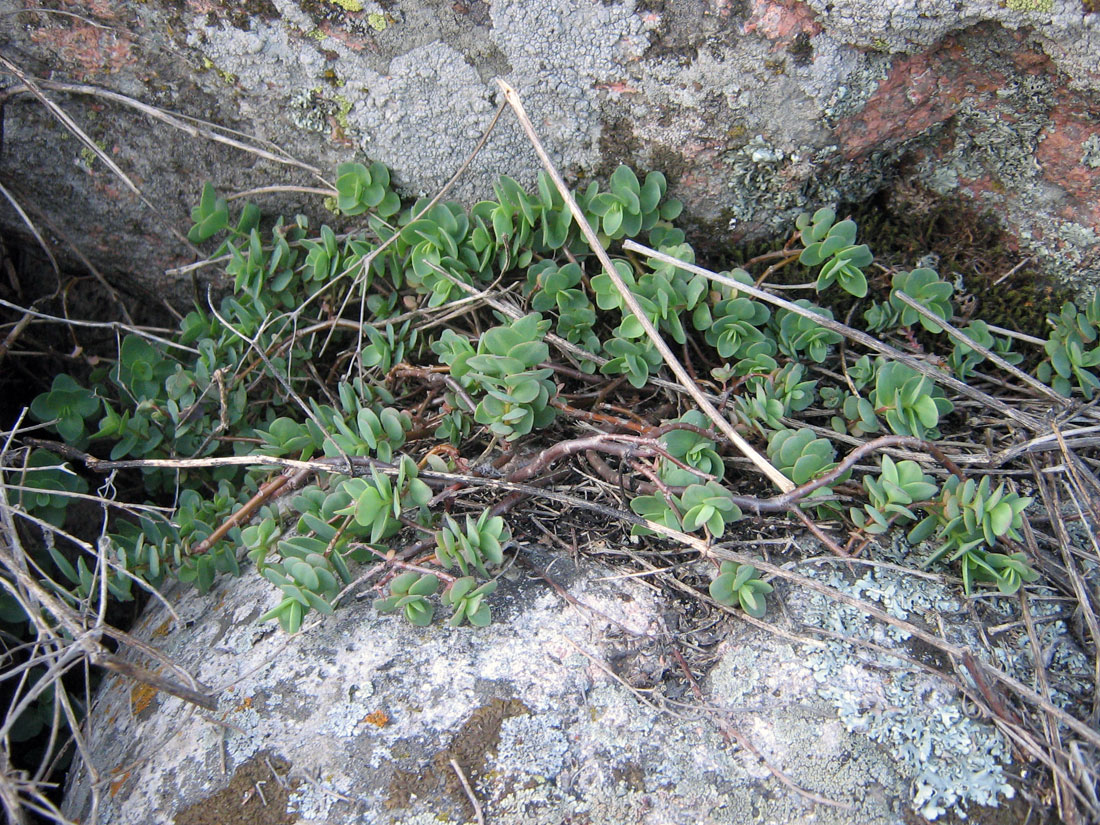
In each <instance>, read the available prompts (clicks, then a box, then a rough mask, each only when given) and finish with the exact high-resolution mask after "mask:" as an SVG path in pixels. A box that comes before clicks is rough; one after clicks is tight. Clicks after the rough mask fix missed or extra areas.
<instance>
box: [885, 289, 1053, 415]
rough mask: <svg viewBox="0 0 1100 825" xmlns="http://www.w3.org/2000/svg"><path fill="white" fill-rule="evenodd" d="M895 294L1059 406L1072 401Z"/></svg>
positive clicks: (901, 293)
mask: <svg viewBox="0 0 1100 825" xmlns="http://www.w3.org/2000/svg"><path fill="white" fill-rule="evenodd" d="M893 294H894V295H896V296H897V299H898V300H899V301H901V302H902V303H903V304H905V305H906V306H907V307H909V308H911V309H913V310H915V311H916V312H917V314H918V315H921V316H922V317H924V318H927V319H928V320H930V321H932V322H934V323H935V324H937V325H939V326H941V327H943V328H944V329H945V330H947V334H948V335H950V336H951V337H952V338H955V339H957V340H959V341H962V342H963V343H964V344H965V345H966V346H968V347H970V349H972V350H974V351H976V352H979V353H981V354H982V355H984V356H985V357H986V358H988V359H989V360H990V361H992V362H993V363H994V364H996V365H997V366H998V367H1000V368H1001V369H1003V370H1005V372H1008V373H1010V374H1011V375H1014V376H1015V377H1016V378H1019V379H1020V380H1021V381H1023V382H1024V383H1025V384H1027V385H1028V386H1029V387H1031V388H1032V389H1033V390H1036V391H1038V392H1039V393H1040V394H1042V395H1045V396H1046V397H1047V398H1049V399H1050V400H1051V401H1054V402H1055V403H1056V404H1058V405H1059V406H1062V407H1064V406H1067V405H1068V404H1069V403H1070V399H1068V398H1066V397H1065V396H1064V395H1060V394H1059V393H1057V392H1055V391H1054V390H1052V389H1051V388H1050V387H1048V386H1047V385H1046V384H1044V383H1043V382H1042V381H1040V380H1039V379H1038V378H1035V377H1034V376H1032V375H1028V374H1027V373H1026V372H1024V371H1023V370H1022V369H1020V368H1019V367H1017V366H1015V365H1014V364H1010V363H1008V361H1006V360H1005V359H1003V358H1002V357H1001V356H999V355H998V354H997V353H995V352H993V351H992V350H991V349H989V348H988V347H983V346H982V345H981V344H979V343H978V342H977V341H975V340H974V339H973V338H971V337H970V336H969V335H967V334H966V333H965V332H963V331H962V330H961V329H959V328H958V327H956V326H954V325H952V324H951V323H949V322H948V321H945V320H944V319H943V318H940V317H939V316H938V315H936V314H935V313H934V312H932V311H931V310H930V309H928V308H927V307H925V306H924V305H922V304H919V303H917V302H916V301H914V300H913V299H912V298H910V297H909V296H908V295H906V294H905V293H904V292H902V291H901V290H900V289H899V290H895V291H894V293H893Z"/></svg>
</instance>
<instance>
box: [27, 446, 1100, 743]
mask: <svg viewBox="0 0 1100 825" xmlns="http://www.w3.org/2000/svg"><path fill="white" fill-rule="evenodd" d="M887 437H889V436H887ZM894 438H903V436H894ZM39 443H40V444H42V445H43V446H48V447H49V448H50V449H53V450H55V451H56V452H60V453H63V454H65V455H66V456H67V457H70V458H77V459H82V460H84V461H85V463H86V465H87V466H88V467H89V468H90V469H93V470H96V469H103V468H112V469H121V468H123V467H131V468H136V467H164V468H187V467H200V466H203V467H215V466H226V465H263V464H274V465H279V466H285V467H295V468H299V469H320V470H323V471H324V472H340V470H341V468H342V467H343V466H346V465H345V464H344V462H343V459H312V460H310V461H297V460H294V459H286V458H276V457H272V456H226V457H224V458H213V459H210V458H206V459H203V458H197V459H145V460H125V461H103V460H101V459H97V458H95V457H94V456H89V455H87V454H86V453H82V452H81V451H79V450H75V449H73V448H70V447H68V446H67V445H59V444H56V443H55V442H39ZM62 448H63V449H62ZM352 462H353V463H354V464H356V465H361V466H366V467H375V468H377V469H378V470H379V471H380V472H387V473H393V472H396V469H395V468H392V467H388V468H387V467H384V466H383V465H382V464H381V463H380V462H378V461H375V460H373V459H366V458H363V459H358V460H357V457H355V456H353V457H352ZM421 476H422V477H423V478H424V479H426V480H437V481H442V482H445V483H454V482H461V483H463V484H467V485H474V486H482V487H496V488H498V489H501V490H508V491H511V492H514V493H521V494H524V495H527V496H538V497H541V498H546V499H550V500H551V501H558V502H561V503H563V504H567V505H569V506H571V507H576V508H581V509H584V510H590V511H593V512H596V513H599V514H601V515H604V516H606V517H608V518H612V519H617V520H619V521H624V522H626V523H627V524H635V525H638V526H641V527H645V528H647V529H648V530H651V531H652V532H654V533H658V534H660V535H662V536H664V537H666V538H670V539H673V540H675V541H678V542H680V543H682V544H684V545H685V546H687V547H691V548H692V549H694V550H696V551H697V552H699V553H700V554H701V555H702V556H704V557H705V558H710V559H715V560H719V561H734V562H737V563H739V564H751V565H753V566H755V567H756V568H757V569H758V570H762V571H763V572H765V573H769V574H771V575H774V576H779V577H781V578H784V579H786V580H788V581H791V582H793V583H795V584H798V585H800V586H802V587H805V588H807V589H809V590H813V591H815V592H818V593H821V594H822V595H824V596H826V597H828V598H830V599H833V600H834V601H838V602H841V603H843V604H846V605H848V606H849V607H854V608H856V609H857V610H861V611H863V612H864V613H867V614H869V615H871V616H873V617H874V618H876V619H878V620H879V621H881V622H885V623H886V624H890V625H893V626H895V627H898V628H900V629H901V630H904V631H906V632H907V633H909V634H911V635H913V636H915V637H916V638H918V639H920V640H921V641H924V642H926V643H928V644H930V645H932V646H933V647H936V648H938V649H940V650H942V651H943V652H944V653H947V654H949V655H952V656H959V657H961V656H962V653H963V650H964V648H962V647H960V646H958V645H953V644H951V643H950V642H948V641H946V640H945V639H943V638H941V637H940V636H937V635H935V634H934V633H929V632H928V631H927V630H924V629H923V628H921V627H918V626H917V625H914V624H912V623H911V622H907V621H904V620H902V619H898V618H895V617H894V616H891V615H890V614H889V613H886V612H885V611H883V610H879V609H878V608H876V607H874V606H873V605H870V604H868V603H866V602H863V601H860V600H859V599H857V598H854V597H852V596H849V595H848V594H846V593H843V592H841V591H839V590H837V589H836V588H833V587H829V586H828V585H826V584H822V583H821V582H819V581H816V580H815V579H812V578H809V577H807V576H802V575H799V574H797V573H792V572H791V571H789V570H784V569H783V568H781V567H778V566H776V565H774V564H771V563H769V562H765V561H761V560H760V559H757V558H753V557H751V556H748V555H745V554H743V553H736V552H734V551H731V550H727V549H726V548H724V547H722V546H720V545H715V546H712V545H710V544H708V543H707V542H705V541H704V540H702V539H700V538H697V537H695V536H691V535H688V534H687V533H683V532H681V531H679V530H674V529H672V528H670V527H666V526H665V525H663V524H658V523H656V522H653V521H650V520H648V519H643V518H641V517H639V516H636V515H634V514H633V513H628V512H626V511H625V510H618V509H616V508H614V507H608V506H606V505H604V504H600V503H598V502H593V501H586V500H585V499H582V498H579V497H577V496H571V495H567V494H565V493H561V492H558V491H556V490H547V489H543V488H541V487H537V486H535V485H532V484H519V483H516V482H511V481H503V480H500V479H491V478H479V477H477V476H470V475H464V474H459V473H440V472H435V471H425V472H423V473H421ZM815 483H816V482H815ZM804 487H809V485H804ZM815 489H816V488H815ZM783 498H785V496H775V497H773V499H765V500H764V501H772V500H775V499H783ZM979 667H981V668H982V669H983V672H984V673H986V674H987V675H988V676H991V677H993V678H994V679H996V680H997V681H999V682H1001V683H1002V684H1004V685H1006V686H1008V687H1009V688H1011V689H1012V690H1013V691H1015V692H1016V693H1017V694H1018V695H1020V696H1021V697H1022V698H1023V699H1025V700H1026V701H1028V702H1030V703H1031V704H1033V705H1036V706H1038V707H1040V708H1042V709H1043V710H1044V711H1045V712H1047V713H1050V714H1051V715H1053V716H1055V717H1056V718H1057V719H1058V721H1059V722H1060V723H1061V724H1064V725H1066V726H1067V727H1069V728H1071V729H1073V731H1074V732H1075V733H1077V735H1078V736H1080V737H1081V738H1082V739H1083V740H1084V741H1086V742H1088V743H1089V744H1091V745H1093V746H1095V747H1100V733H1098V732H1097V731H1096V730H1094V729H1093V728H1092V727H1091V726H1089V725H1088V724H1086V723H1084V722H1082V721H1080V720H1079V719H1076V718H1075V717H1073V716H1072V715H1070V714H1069V713H1067V712H1066V711H1064V710H1062V709H1061V708H1059V707H1057V706H1055V705H1053V704H1051V702H1050V701H1049V700H1047V699H1046V698H1044V697H1043V696H1041V695H1039V694H1038V693H1037V692H1036V691H1034V690H1032V689H1031V688H1029V687H1028V686H1027V685H1025V684H1023V683H1022V682H1020V681H1019V680H1018V679H1016V678H1014V677H1013V676H1011V675H1009V674H1007V673H1004V672H1003V671H1000V670H998V669H996V668H995V667H993V666H992V665H987V664H984V663H980V662H979Z"/></svg>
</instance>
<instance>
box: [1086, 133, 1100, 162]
mask: <svg viewBox="0 0 1100 825" xmlns="http://www.w3.org/2000/svg"><path fill="white" fill-rule="evenodd" d="M1081 148H1082V149H1084V150H1085V151H1084V152H1083V153H1082V154H1081V165H1082V166H1087V167H1089V168H1090V169H1100V135H1095V134H1093V135H1089V138H1088V140H1086V141H1085V142H1084V143H1083V144H1082V145H1081Z"/></svg>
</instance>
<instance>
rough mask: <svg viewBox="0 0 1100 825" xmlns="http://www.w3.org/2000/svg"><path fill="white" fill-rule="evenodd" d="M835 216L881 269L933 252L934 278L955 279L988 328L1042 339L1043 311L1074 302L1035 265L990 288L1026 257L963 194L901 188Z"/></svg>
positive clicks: (990, 215) (902, 265)
mask: <svg viewBox="0 0 1100 825" xmlns="http://www.w3.org/2000/svg"><path fill="white" fill-rule="evenodd" d="M838 212H839V213H842V214H851V216H852V217H853V218H854V219H855V221H856V223H857V224H858V225H859V237H860V240H861V241H862V242H864V243H866V244H868V245H869V246H870V247H871V250H872V251H873V252H874V253H875V259H876V260H877V261H878V262H879V263H882V264H883V265H886V266H893V267H897V268H899V269H912V268H913V267H914V266H916V265H917V260H918V259H919V258H920V257H921V256H923V255H926V254H928V253H933V254H935V255H936V256H937V257H938V258H939V262H938V267H937V269H938V271H939V273H940V275H941V276H942V277H944V278H945V279H947V280H954V279H955V276H956V275H960V276H961V279H962V285H963V290H964V294H968V295H971V296H975V298H976V299H977V304H978V305H977V307H976V309H975V315H976V316H977V317H980V318H981V319H982V320H984V321H987V322H988V323H991V324H996V325H997V326H1002V327H1006V328H1007V329H1012V330H1016V331H1017V332H1023V333H1027V334H1029V335H1036V336H1038V337H1041V338H1045V337H1046V335H1047V332H1048V330H1047V327H1046V320H1045V319H1046V314H1047V313H1048V312H1057V311H1058V310H1059V309H1061V306H1062V304H1063V303H1064V302H1065V301H1067V300H1070V299H1071V298H1072V295H1071V293H1070V291H1069V290H1067V289H1066V288H1065V287H1060V286H1056V285H1055V284H1053V283H1051V282H1050V281H1048V280H1046V279H1045V278H1044V277H1043V276H1042V274H1041V272H1040V269H1039V266H1038V264H1037V263H1036V262H1035V261H1034V260H1032V261H1030V262H1028V263H1026V264H1025V265H1024V266H1022V267H1021V268H1020V269H1018V270H1017V271H1016V272H1015V273H1014V274H1013V275H1012V277H1011V279H1009V280H1007V281H1004V282H1002V283H1000V284H998V285H997V286H996V287H994V282H996V281H997V279H999V278H1000V277H1001V276H1002V275H1004V274H1005V273H1007V272H1009V271H1010V270H1012V269H1013V268H1014V267H1015V266H1017V265H1018V264H1019V263H1020V261H1021V260H1023V259H1024V258H1026V255H1025V254H1024V253H1021V252H1020V251H1019V250H1018V249H1017V248H1016V247H1015V245H1014V244H1012V243H1011V242H1010V240H1009V238H1008V237H1007V235H1006V234H1005V232H1004V230H1003V229H1002V227H1001V225H1000V222H999V220H998V218H997V217H996V215H994V214H993V213H990V212H982V211H980V210H977V209H975V208H974V205H973V203H971V202H970V201H968V200H966V199H965V198H964V197H962V196H956V197H948V198H944V197H940V196H936V195H932V194H931V193H929V192H927V191H926V190H923V189H919V188H915V187H907V186H905V185H899V186H896V187H895V188H894V189H893V191H892V193H890V194H885V193H881V194H879V195H876V196H875V197H873V198H871V199H870V200H868V201H866V202H865V203H862V204H859V205H854V206H848V207H844V206H842V207H841V208H840V209H839V210H838ZM884 286H885V284H884ZM1022 351H1023V350H1022Z"/></svg>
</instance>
